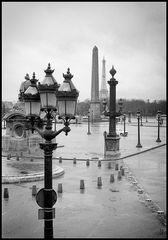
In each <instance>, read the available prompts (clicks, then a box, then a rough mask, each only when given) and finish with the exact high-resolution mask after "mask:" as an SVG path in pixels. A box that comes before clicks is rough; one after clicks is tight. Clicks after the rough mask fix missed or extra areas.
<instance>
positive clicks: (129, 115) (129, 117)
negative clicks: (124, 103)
mask: <svg viewBox="0 0 168 240" xmlns="http://www.w3.org/2000/svg"><path fill="white" fill-rule="evenodd" d="M128 122H129V123H131V112H130V111H129V112H128Z"/></svg>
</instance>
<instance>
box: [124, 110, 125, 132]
mask: <svg viewBox="0 0 168 240" xmlns="http://www.w3.org/2000/svg"><path fill="white" fill-rule="evenodd" d="M124 135H125V114H124Z"/></svg>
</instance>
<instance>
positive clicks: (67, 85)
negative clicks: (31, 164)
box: [23, 64, 79, 238]
mask: <svg viewBox="0 0 168 240" xmlns="http://www.w3.org/2000/svg"><path fill="white" fill-rule="evenodd" d="M53 72H54V70H51V68H50V64H48V68H47V69H46V70H45V73H46V76H45V78H44V80H43V82H42V83H41V84H40V83H39V84H38V86H37V85H36V82H37V81H38V80H36V79H35V73H33V79H32V80H31V85H30V86H29V87H28V89H27V90H26V91H25V93H24V96H23V98H24V101H25V109H26V115H27V118H28V122H29V123H31V125H30V128H31V129H32V131H34V130H36V131H37V132H38V133H39V134H40V136H41V137H42V138H44V139H45V143H40V148H41V149H43V150H44V188H42V189H41V190H40V191H39V192H38V193H37V195H36V201H37V203H38V205H39V206H40V207H41V208H42V209H39V213H40V212H43V215H44V217H43V218H44V238H53V218H54V216H55V208H52V207H53V205H54V204H55V202H56V200H57V195H56V192H55V191H54V190H53V189H52V152H53V150H55V149H56V148H57V143H53V142H52V139H54V138H55V137H56V136H57V135H58V134H60V133H61V132H65V134H66V135H67V134H68V132H69V131H70V128H69V124H70V123H69V122H70V120H71V119H72V118H74V115H75V111H76V103H77V98H78V95H79V92H78V91H77V90H76V88H75V86H74V85H73V83H72V82H71V78H72V77H73V75H71V73H70V70H69V68H68V71H67V74H63V77H64V78H65V80H64V82H63V84H62V85H61V86H60V85H58V84H57V82H56V80H55V79H54V77H53V76H52V73H53ZM57 110H58V114H59V117H60V118H61V119H63V121H64V125H65V127H63V128H62V129H60V130H58V131H53V130H52V120H53V118H54V112H56V111H57ZM40 111H44V112H45V113H46V116H45V118H46V119H47V122H46V126H45V129H44V130H41V129H39V128H38V127H37V126H36V123H38V122H39V121H40V120H41V119H40V117H39V114H40ZM43 122H44V119H43ZM41 210H42V211H41Z"/></svg>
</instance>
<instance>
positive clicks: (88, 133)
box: [87, 112, 91, 135]
mask: <svg viewBox="0 0 168 240" xmlns="http://www.w3.org/2000/svg"><path fill="white" fill-rule="evenodd" d="M90 134H91V132H90V112H88V132H87V135H90Z"/></svg>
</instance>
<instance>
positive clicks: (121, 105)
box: [118, 98, 123, 123]
mask: <svg viewBox="0 0 168 240" xmlns="http://www.w3.org/2000/svg"><path fill="white" fill-rule="evenodd" d="M118 105H119V113H120V115H122V108H123V99H122V98H120V99H119V100H118ZM121 123H122V118H121Z"/></svg>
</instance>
